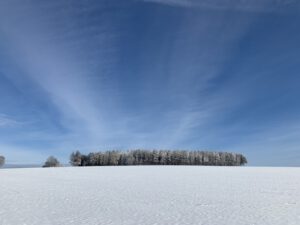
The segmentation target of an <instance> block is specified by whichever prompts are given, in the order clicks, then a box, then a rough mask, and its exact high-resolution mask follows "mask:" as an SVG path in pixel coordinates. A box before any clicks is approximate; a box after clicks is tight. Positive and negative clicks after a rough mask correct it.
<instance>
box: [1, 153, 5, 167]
mask: <svg viewBox="0 0 300 225" xmlns="http://www.w3.org/2000/svg"><path fill="white" fill-rule="evenodd" d="M4 164H5V157H4V156H1V155H0V167H2V166H3V165H4Z"/></svg>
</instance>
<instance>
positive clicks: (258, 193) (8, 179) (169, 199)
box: [0, 166, 300, 225]
mask: <svg viewBox="0 0 300 225" xmlns="http://www.w3.org/2000/svg"><path fill="white" fill-rule="evenodd" d="M0 202H1V207H0V224H1V225H83V224H84V225H102V224H103V225H108V224H110V225H185V224H189V225H281V224H282V225H299V224H300V168H263V167H261V168H259V167H202V166H198V167H197V166H129V167H85V168H48V169H43V168H35V169H2V170H0Z"/></svg>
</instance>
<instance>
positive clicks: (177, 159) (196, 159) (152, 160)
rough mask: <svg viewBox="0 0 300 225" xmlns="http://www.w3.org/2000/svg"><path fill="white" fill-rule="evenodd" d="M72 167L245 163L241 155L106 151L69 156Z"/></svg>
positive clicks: (192, 152)
mask: <svg viewBox="0 0 300 225" xmlns="http://www.w3.org/2000/svg"><path fill="white" fill-rule="evenodd" d="M70 163H71V165H72V166H117V165H122V166H123V165H124V166H125V165H207V166H241V165H244V164H246V163H247V159H246V157H245V156H243V155H242V154H237V153H229V152H207V151H183V150H181V151H171V150H152V151H148V150H132V151H126V152H122V151H106V152H96V153H90V154H88V155H84V154H81V153H80V152H79V151H76V152H73V153H72V154H71V156H70Z"/></svg>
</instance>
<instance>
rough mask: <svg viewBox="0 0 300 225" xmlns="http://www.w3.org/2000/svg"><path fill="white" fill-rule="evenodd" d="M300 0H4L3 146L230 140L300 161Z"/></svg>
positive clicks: (273, 162)
mask: <svg viewBox="0 0 300 225" xmlns="http://www.w3.org/2000/svg"><path fill="white" fill-rule="evenodd" d="M299 27H300V3H298V2H297V1H293V0H290V1H280V0H276V1H275V0H261V1H254V0H249V1H241V0H226V1H224V0H222V1H221V0H210V1H208V0H203V1H198V0H197V1H196V0H145V1H142V0H126V1H124V0H120V1H118V0H113V1H112V0H111V1H104V0H101V1H96V0H86V1H69V0H68V1H67V0H65V1H62V0H52V1H38V0H27V1H21V0H4V1H1V2H0V154H3V155H5V156H6V158H7V163H41V162H43V161H44V160H45V158H46V157H47V156H49V155H55V156H57V157H58V158H59V159H60V160H61V161H62V162H68V157H69V154H70V153H71V152H72V151H74V150H76V149H79V150H81V151H82V152H90V151H97V150H105V149H132V148H149V149H152V148H160V149H201V150H217V151H236V152H241V153H243V154H245V155H246V156H247V158H248V160H249V162H250V165H259V166H300V103H299V97H300V74H299V73H300V53H299V49H300V41H299V40H300V29H299Z"/></svg>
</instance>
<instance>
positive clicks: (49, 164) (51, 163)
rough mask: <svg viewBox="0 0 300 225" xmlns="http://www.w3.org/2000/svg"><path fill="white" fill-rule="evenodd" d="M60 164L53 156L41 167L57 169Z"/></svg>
mask: <svg viewBox="0 0 300 225" xmlns="http://www.w3.org/2000/svg"><path fill="white" fill-rule="evenodd" d="M59 166H60V163H59V161H58V160H57V159H56V158H55V157H54V156H50V157H49V158H48V159H47V160H46V162H45V164H44V165H43V167H59Z"/></svg>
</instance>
